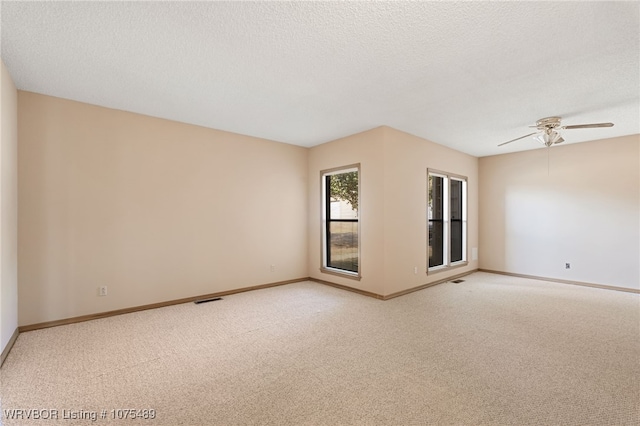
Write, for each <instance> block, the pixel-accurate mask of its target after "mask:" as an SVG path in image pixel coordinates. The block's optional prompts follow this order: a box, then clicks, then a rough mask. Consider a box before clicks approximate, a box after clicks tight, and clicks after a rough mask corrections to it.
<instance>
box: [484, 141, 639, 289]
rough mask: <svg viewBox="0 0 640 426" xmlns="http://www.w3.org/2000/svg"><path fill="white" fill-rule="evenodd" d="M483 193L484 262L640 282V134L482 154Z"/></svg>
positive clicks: (606, 281)
mask: <svg viewBox="0 0 640 426" xmlns="http://www.w3.org/2000/svg"><path fill="white" fill-rule="evenodd" d="M480 200H481V203H480V220H481V221H480V267H481V268H483V269H489V270H495V271H502V272H512V273H519V274H526V275H535V276H539V277H546V278H554V279H564V280H571V281H580V282H586V283H593V284H601V285H609V286H619V287H627V288H633V289H638V288H640V219H639V218H640V135H633V136H625V137H619V138H614V139H604V140H600V141H593V142H586V143H580V144H572V145H565V146H562V145H560V146H555V147H553V148H551V149H537V150H533V151H525V152H519V153H514V154H505V155H497V156H492V157H484V158H481V159H480ZM565 263H570V264H571V269H568V270H567V269H565Z"/></svg>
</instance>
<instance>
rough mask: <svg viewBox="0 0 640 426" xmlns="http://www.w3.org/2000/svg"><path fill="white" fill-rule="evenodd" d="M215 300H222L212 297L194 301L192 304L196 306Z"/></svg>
mask: <svg viewBox="0 0 640 426" xmlns="http://www.w3.org/2000/svg"><path fill="white" fill-rule="evenodd" d="M216 300H222V297H212V298H211V299H200V300H195V301H194V302H193V303H195V304H196V305H199V304H201V303H207V302H215V301H216Z"/></svg>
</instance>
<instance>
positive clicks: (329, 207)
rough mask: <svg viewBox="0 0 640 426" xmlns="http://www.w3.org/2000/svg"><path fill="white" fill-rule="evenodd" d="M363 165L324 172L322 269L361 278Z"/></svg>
mask: <svg viewBox="0 0 640 426" xmlns="http://www.w3.org/2000/svg"><path fill="white" fill-rule="evenodd" d="M358 178H359V166H357V165H356V166H349V167H345V168H341V169H335V170H330V171H324V172H322V198H323V203H322V210H323V238H322V269H323V270H324V271H325V272H332V273H339V274H345V275H347V276H352V277H359V274H360V244H359V236H360V215H359V202H358V201H359V188H360V184H359V181H358Z"/></svg>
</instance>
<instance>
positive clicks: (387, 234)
mask: <svg viewBox="0 0 640 426" xmlns="http://www.w3.org/2000/svg"><path fill="white" fill-rule="evenodd" d="M354 163H360V165H361V176H360V197H361V199H360V212H359V213H360V221H361V237H360V243H361V275H362V280H361V281H355V280H351V279H348V278H341V277H337V276H335V275H330V274H326V273H322V272H321V271H320V266H321V262H322V260H321V246H322V243H321V241H322V239H321V235H322V229H321V199H322V197H321V191H320V188H321V182H320V172H321V170H326V169H331V168H335V167H341V166H347V165H350V164H354ZM427 168H436V169H438V170H443V171H447V172H450V173H456V174H460V175H464V176H467V177H468V179H469V188H468V194H469V196H468V198H469V206H468V214H469V216H468V217H469V222H468V227H469V234H468V235H469V244H468V258H469V259H471V248H472V247H477V245H478V197H477V192H478V190H477V188H478V159H477V158H475V157H472V156H470V155H466V154H463V153H460V152H458V151H455V150H452V149H450V148H446V147H444V146H442V145H438V144H435V143H433V142H429V141H427V140H425V139H421V138H418V137H416V136H412V135H409V134H407V133H403V132H400V131H398V130H395V129H392V128H389V127H386V126H383V127H378V128H376V129H373V130H370V131H367V132H363V133H359V134H356V135H353V136H349V137H346V138H342V139H339V140H336V141H333V142H330V143H326V144H323V145H319V146H316V147H313V148H311V149H310V151H309V274H310V276H311V277H314V278H318V279H322V280H326V281H330V282H334V283H337V284H341V285H345V286H349V287H353V288H357V289H360V290H364V291H369V292H372V293H376V294H379V295H389V294H393V293H396V292H399V291H403V290H407V289H410V288H414V287H418V286H421V285H424V284H428V283H430V282H434V281H437V280H441V279H443V278H446V277H448V276H451V275H456V274H460V273H463V272H466V271H470V270H472V269H475V268H477V267H478V262H477V261H476V260H473V261H471V260H470V262H469V264H468V266H466V267H463V268H454V269H451V270H449V271H445V272H440V273H436V274H431V275H428V276H427V274H426V270H427V226H426V216H427ZM415 267H417V268H418V273H417V274H416V273H414V268H415Z"/></svg>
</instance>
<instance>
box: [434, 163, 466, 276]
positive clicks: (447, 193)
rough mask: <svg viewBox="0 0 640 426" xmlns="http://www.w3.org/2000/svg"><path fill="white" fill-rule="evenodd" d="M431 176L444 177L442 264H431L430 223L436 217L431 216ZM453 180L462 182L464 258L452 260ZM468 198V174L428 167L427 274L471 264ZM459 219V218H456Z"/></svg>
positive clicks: (461, 220)
mask: <svg viewBox="0 0 640 426" xmlns="http://www.w3.org/2000/svg"><path fill="white" fill-rule="evenodd" d="M431 176H437V177H440V178H443V179H444V185H443V188H444V189H443V192H444V194H443V197H442V198H443V200H444V201H443V206H442V210H443V213H442V216H443V219H442V221H443V233H444V236H443V245H442V246H443V248H442V250H443V253H442V256H443V262H442V264H441V265H436V266H429V251H430V247H431V245H430V244H429V234H430V231H429V223H430V222H432V221H433V220H434V219H430V218H429V195H430V194H429V193H430V188H429V178H430V177H431ZM451 180H456V181H460V182H462V211H461V219H459V221H460V222H462V233H461V239H462V241H461V243H462V260H459V261H455V262H451V257H452V256H451V246H452V240H451V235H452V229H451V228H452V222H454V220H453V219H452V218H451V204H452V203H451ZM468 198H469V179H468V178H467V176H463V175H458V174H454V173H449V172H443V171H441V170H436V169H427V204H426V207H427V212H426V225H427V275H429V274H433V273H437V272H442V271H448V270H450V269H453V268H459V267H463V266H467V265H468V264H469V253H468V252H469V235H468V234H469V226H468V221H469V220H468ZM456 221H457V220H456Z"/></svg>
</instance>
